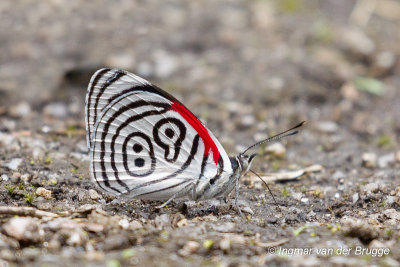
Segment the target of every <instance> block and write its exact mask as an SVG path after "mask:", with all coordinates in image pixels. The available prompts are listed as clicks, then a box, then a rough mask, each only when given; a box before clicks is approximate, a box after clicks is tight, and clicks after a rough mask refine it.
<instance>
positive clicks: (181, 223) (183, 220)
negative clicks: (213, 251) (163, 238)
mask: <svg viewBox="0 0 400 267" xmlns="http://www.w3.org/2000/svg"><path fill="white" fill-rule="evenodd" d="M188 224H189V223H188V220H186V219H185V218H183V219H182V220H180V221H179V222H177V223H176V225H177V226H178V227H179V228H181V227H184V226H187V225H188Z"/></svg>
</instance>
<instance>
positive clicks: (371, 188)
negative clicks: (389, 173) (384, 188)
mask: <svg viewBox="0 0 400 267" xmlns="http://www.w3.org/2000/svg"><path fill="white" fill-rule="evenodd" d="M378 191H379V184H378V183H369V184H366V185H364V186H362V187H361V192H363V193H365V194H371V193H377V192H378Z"/></svg>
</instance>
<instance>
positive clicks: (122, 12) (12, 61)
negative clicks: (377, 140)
mask: <svg viewBox="0 0 400 267" xmlns="http://www.w3.org/2000/svg"><path fill="white" fill-rule="evenodd" d="M399 25H400V2H399V1H396V0H379V1H377V0H358V1H356V0H325V1H317V0H307V1H305V0H254V1H245V0H243V1H229V0H224V1H211V0H210V1H209V0H206V1H179V0H174V1H155V0H154V1H130V0H118V1H105V0H104V1H96V2H91V1H62V0H51V1H34V0H23V1H1V3H0V42H1V48H2V53H1V54H0V99H1V100H0V103H1V109H0V114H3V115H6V116H11V118H17V119H19V118H22V119H23V118H28V119H27V120H28V123H26V124H23V125H22V126H21V127H25V128H27V127H30V129H32V127H33V128H35V122H32V120H31V118H32V116H34V115H35V114H37V115H38V114H39V115H41V114H43V115H46V116H50V117H55V118H61V119H65V118H75V119H76V120H77V121H78V124H79V125H82V124H83V107H84V95H85V93H86V87H87V84H88V82H89V79H90V76H91V75H92V74H93V73H94V72H95V70H97V69H98V68H100V67H118V68H122V69H126V70H129V71H131V72H133V73H135V74H137V75H140V76H142V77H143V78H146V79H148V80H150V81H151V82H153V83H155V84H157V85H159V86H161V87H162V88H164V89H165V90H167V91H169V92H171V93H172V94H174V95H175V96H177V97H178V98H179V99H181V100H182V101H183V102H184V103H185V104H186V105H187V106H188V107H189V108H190V109H191V110H193V112H194V113H195V114H197V115H199V116H200V117H201V118H202V119H203V120H205V121H207V122H208V121H211V122H208V123H211V125H209V126H210V128H211V129H214V131H217V132H218V131H240V129H246V128H248V127H250V128H254V129H255V131H257V130H259V131H261V132H262V131H264V130H265V129H266V128H271V129H276V130H278V129H279V130H280V129H283V128H284V127H285V126H286V125H289V124H290V123H293V122H297V121H299V120H308V121H314V122H315V121H321V122H322V124H321V125H319V126H317V127H320V128H322V131H328V132H329V131H330V130H332V129H333V130H334V129H335V127H336V128H337V123H339V124H342V125H345V126H348V127H349V129H350V130H351V131H355V132H357V133H361V134H366V135H367V136H368V135H376V134H385V135H389V136H391V139H393V140H396V139H397V136H398V133H399V132H400V126H399V125H400V124H399V120H400V119H399V116H395V114H399V113H400V108H399V105H398V103H399V92H398V90H396V89H397V88H396V87H398V85H399V84H400V77H399V75H398V74H399V64H398V56H399V53H400V46H399V43H400V42H399V41H400V27H399ZM215 112H218V113H215ZM216 114H218V115H219V117H218V118H213V117H215V115H216ZM211 115H212V116H211ZM39 117H40V118H42V116H39ZM228 120H233V121H234V120H236V123H233V124H229V123H228V122H227V121H228ZM221 121H223V122H224V123H225V122H226V123H227V125H225V126H223V125H222V126H223V127H221V124H220V123H219V122H221ZM326 121H329V122H328V123H325V122H326ZM282 122H283V123H282ZM331 122H334V123H333V124H329V123H331ZM36 123H37V122H36ZM13 125H15V124H12V123H11V124H10V123H8V124H7V123H6V124H5V125H4V121H3V125H2V126H1V127H3V129H4V128H9V127H11V130H12V128H13V127H12V126H13ZM256 125H258V126H256ZM15 127H16V128H18V127H19V126H18V124H17V126H15ZM15 127H14V128H15ZM213 127H214V128H213ZM329 127H331V128H332V129H331V128H329ZM325 128H326V129H325ZM262 137H264V136H263V134H262V133H261V134H258V135H255V136H254V139H260V138H262ZM246 140H249V141H248V142H252V140H251V138H249V137H248V133H246ZM228 141H229V140H228ZM232 142H233V141H231V143H232ZM228 143H229V142H228Z"/></svg>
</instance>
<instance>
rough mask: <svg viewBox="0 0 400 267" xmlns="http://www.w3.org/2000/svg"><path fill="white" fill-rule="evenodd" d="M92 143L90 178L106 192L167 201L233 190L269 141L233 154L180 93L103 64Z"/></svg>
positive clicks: (93, 90)
mask: <svg viewBox="0 0 400 267" xmlns="http://www.w3.org/2000/svg"><path fill="white" fill-rule="evenodd" d="M85 111H86V114H85V119H86V131H87V135H86V138H87V146H88V150H89V153H90V174H91V177H92V180H93V181H95V182H96V183H97V185H98V186H99V187H100V188H101V189H102V190H104V191H106V192H109V193H112V194H115V195H123V196H126V197H130V198H137V199H147V200H164V201H166V202H165V203H164V204H163V205H162V206H165V205H166V204H167V203H169V202H170V201H171V200H173V199H177V198H181V197H189V198H190V199H192V200H204V199H212V198H217V197H227V195H228V194H229V193H230V192H231V191H232V190H233V189H234V188H235V192H236V198H235V200H236V201H235V204H236V208H237V209H238V211H239V212H240V209H239V207H238V205H237V199H238V194H239V179H240V177H242V176H243V175H244V174H246V173H247V172H248V171H249V170H250V166H251V163H252V161H253V159H254V158H255V156H257V154H250V155H248V154H246V153H247V152H248V151H250V150H251V149H253V148H254V147H256V146H258V145H260V144H262V143H265V142H269V141H275V140H278V139H280V138H282V137H285V136H288V135H293V134H296V133H297V131H294V129H296V128H298V127H300V126H302V125H303V124H304V122H302V123H300V124H298V125H297V126H295V127H293V128H291V129H289V130H287V131H285V132H282V133H280V134H278V135H276V136H273V137H270V138H267V139H265V140H262V141H260V142H258V143H256V144H254V145H252V146H250V147H249V148H247V149H246V150H245V151H243V152H242V153H240V154H239V155H237V156H235V157H229V156H228V154H227V153H226V152H225V150H224V148H223V147H222V145H221V144H220V142H219V141H218V140H217V138H216V137H215V136H214V134H213V133H212V132H211V131H210V130H208V129H207V127H206V126H204V124H203V123H202V122H201V121H200V120H199V119H198V118H197V117H196V116H195V115H193V113H192V112H190V110H189V109H187V108H186V107H185V106H184V105H183V104H182V103H181V102H180V101H178V100H177V99H176V98H175V97H173V96H172V95H170V94H169V93H167V92H165V91H164V90H162V89H160V88H158V87H157V86H155V85H153V84H151V83H150V82H148V81H146V80H144V79H142V78H140V77H138V76H136V75H134V74H131V73H129V72H127V71H124V70H119V69H110V68H104V69H100V70H98V71H97V72H96V73H95V74H94V75H93V76H92V78H91V80H90V83H89V86H88V90H87V94H86V108H85Z"/></svg>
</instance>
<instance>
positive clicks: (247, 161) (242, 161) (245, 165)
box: [236, 154, 258, 174]
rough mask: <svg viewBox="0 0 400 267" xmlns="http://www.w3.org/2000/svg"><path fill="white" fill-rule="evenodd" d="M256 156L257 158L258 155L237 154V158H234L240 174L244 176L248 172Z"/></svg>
mask: <svg viewBox="0 0 400 267" xmlns="http://www.w3.org/2000/svg"><path fill="white" fill-rule="evenodd" d="M256 156H258V154H251V155H246V154H239V156H237V157H236V160H237V163H238V167H239V171H240V173H242V174H245V173H246V172H248V171H249V169H250V167H251V163H252V162H253V159H254V158H255V157H256Z"/></svg>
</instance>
